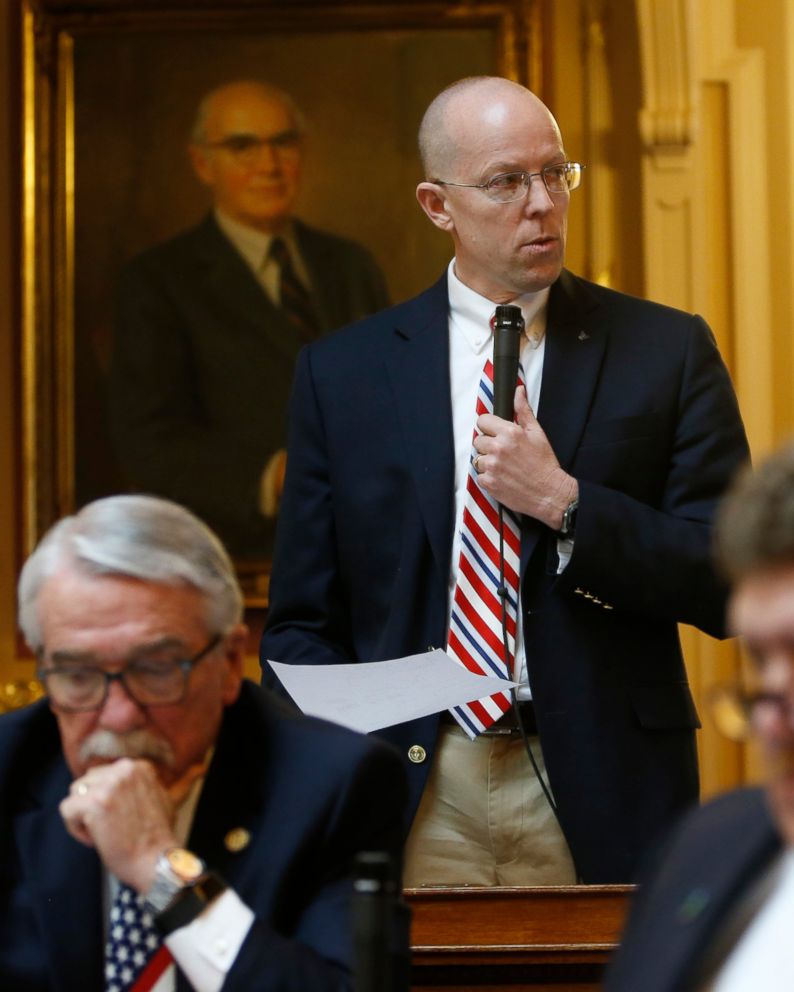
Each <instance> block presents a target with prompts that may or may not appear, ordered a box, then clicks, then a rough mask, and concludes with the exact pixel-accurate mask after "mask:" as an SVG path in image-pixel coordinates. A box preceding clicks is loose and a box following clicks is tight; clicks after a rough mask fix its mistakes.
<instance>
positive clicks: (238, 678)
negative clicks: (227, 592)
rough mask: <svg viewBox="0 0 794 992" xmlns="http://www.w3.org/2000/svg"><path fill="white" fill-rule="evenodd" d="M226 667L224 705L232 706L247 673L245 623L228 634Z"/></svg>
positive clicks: (226, 638) (226, 640)
mask: <svg viewBox="0 0 794 992" xmlns="http://www.w3.org/2000/svg"><path fill="white" fill-rule="evenodd" d="M224 642H225V648H224V650H225V661H226V669H225V671H224V675H223V687H222V690H221V691H222V695H223V705H224V706H230V705H231V704H232V703H233V702H234V701H235V700H236V699H237V697H238V696H239V695H240V686H241V685H242V681H243V675H244V673H245V650H246V646H247V644H248V628H247V627H246V625H245V624H244V623H238V624H237V625H236V626H235V627H233V628H232V629H231V630H230V631H229V633H228V634H227V635H226V637H225V639H224Z"/></svg>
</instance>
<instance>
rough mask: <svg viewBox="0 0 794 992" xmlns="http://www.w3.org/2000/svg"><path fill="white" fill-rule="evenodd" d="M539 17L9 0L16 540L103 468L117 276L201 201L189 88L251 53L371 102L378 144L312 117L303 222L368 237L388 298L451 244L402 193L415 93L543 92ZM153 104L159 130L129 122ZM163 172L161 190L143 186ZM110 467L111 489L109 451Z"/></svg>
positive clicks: (364, 121)
mask: <svg viewBox="0 0 794 992" xmlns="http://www.w3.org/2000/svg"><path fill="white" fill-rule="evenodd" d="M541 16H542V3H541V0H494V2H490V0H488V2H482V3H480V2H473V0H470V2H463V0H448V2H435V0H427V2H423V0H406V2H400V0H390V2H384V3H379V2H372V0H370V2H359V0H349V2H340V0H336V2H320V0H314V2H302V0H279V2H267V0H259V2H245V0H228V2H222V0H215V2H211V0H204V2H196V0H194V2H192V3H185V2H178V0H156V2H154V0H151V2H150V0H70V2H68V3H66V2H64V0H23V5H22V24H21V28H22V59H21V65H22V72H23V86H22V90H23V122H22V132H23V142H22V144H23V151H22V155H23V158H22V191H23V199H22V217H21V224H22V237H21V247H22V272H23V285H22V329H21V344H20V355H21V363H22V370H21V382H22V388H21V390H20V394H21V402H22V410H21V424H22V445H21V457H22V461H23V466H22V471H21V473H20V476H21V478H22V479H23V480H24V482H23V485H24V492H23V494H22V500H21V504H22V516H23V533H24V541H23V547H22V549H21V550H22V552H23V554H27V553H29V552H30V550H31V549H32V548H33V547H34V545H35V544H36V542H37V541H38V539H39V538H40V537H41V535H42V533H43V532H44V530H45V529H46V528H47V527H48V526H49V525H50V524H51V523H52V522H53V521H55V520H56V519H58V518H59V517H60V516H63V515H64V514H67V513H70V512H72V511H73V510H74V509H75V508H76V507H77V506H79V505H81V504H82V503H83V502H85V501H87V499H88V498H93V497H94V496H96V495H102V494H103V493H102V491H101V490H102V485H103V483H102V482H101V481H100V482H99V483H96V482H90V481H89V483H86V479H89V480H92V479H94V476H95V475H96V476H97V477H98V478H99V479H100V480H101V479H102V472H106V473H107V471H108V466H107V465H106V464H104V463H102V464H101V463H100V462H101V459H103V458H106V456H107V452H106V443H105V440H103V438H102V417H101V409H102V402H103V401H102V396H101V388H102V386H101V381H102V374H103V372H102V368H101V366H102V355H103V344H102V342H103V340H104V341H106V340H107V323H108V319H109V318H108V314H109V313H110V310H111V302H110V300H111V296H112V290H113V283H114V279H115V277H116V275H117V274H118V269H119V266H120V265H121V264H122V263H123V262H124V261H126V259H127V258H129V257H130V256H131V255H132V254H133V253H134V252H135V251H138V250H141V249H142V248H143V247H145V246H146V245H147V244H148V243H155V242H156V241H157V240H158V239H160V238H164V237H167V236H168V234H169V232H170V231H172V230H173V229H174V228H175V227H176V226H178V224H179V223H181V222H182V219H181V216H182V215H180V214H179V210H182V211H183V212H184V213H185V214H187V213H189V212H191V211H193V212H195V209H196V202H197V201H196V199H195V198H196V197H197V196H200V190H198V189H196V190H192V191H191V190H190V184H189V183H186V182H185V181H184V176H187V175H188V172H187V166H186V158H185V156H183V155H181V149H180V146H181V145H183V144H184V135H183V134H182V133H181V131H180V129H179V127H175V126H174V122H176V121H177V120H179V121H180V126H184V129H185V133H186V131H187V128H188V127H189V123H190V122H189V119H187V120H186V119H185V117H186V116H188V118H189V114H190V113H191V109H190V108H193V107H194V106H195V98H196V95H197V94H198V95H201V93H202V92H204V91H206V89H207V88H209V87H210V85H214V84H216V83H217V82H218V81H222V78H223V77H224V75H226V76H227V77H228V76H231V78H234V76H233V75H232V73H231V71H230V70H229V66H230V65H234V66H235V67H238V66H239V71H238V73H237V75H238V77H239V76H242V75H250V74H252V66H258V65H259V64H260V63H263V64H267V65H268V66H269V67H270V72H272V73H273V74H272V75H271V76H270V81H272V82H274V83H276V84H278V85H281V86H284V87H285V88H286V89H288V90H290V92H293V95H296V94H295V93H294V91H295V90H296V89H298V90H300V93H298V94H297V96H298V102H299V103H302V104H303V105H304V106H305V105H306V104H307V103H308V104H310V105H311V103H312V99H313V98H312V94H313V93H314V102H315V103H318V102H319V101H320V100H321V99H322V100H324V101H325V102H324V103H323V104H322V106H323V107H324V108H326V111H327V110H328V109H329V108H332V107H333V106H334V104H332V103H330V102H328V101H329V100H332V99H333V98H334V92H333V90H334V88H336V90H337V91H338V94H339V96H338V99H337V100H336V105H337V106H338V105H339V104H341V103H342V102H344V105H345V106H344V115H345V118H346V119H347V120H350V121H351V122H357V124H358V125H360V127H358V126H357V127H356V129H355V130H356V132H361V133H367V126H370V127H371V126H374V125H373V121H374V122H376V123H377V126H379V127H382V128H383V129H384V133H388V134H389V135H391V136H392V138H391V139H390V144H389V146H388V147H384V148H383V149H382V154H381V155H380V158H379V157H378V155H377V154H375V151H377V149H375V150H374V151H373V154H372V156H370V155H369V154H367V155H364V156H362V155H361V154H360V153H359V154H358V157H356V155H354V154H352V152H351V149H354V146H355V141H353V140H347V141H345V138H344V135H341V136H340V135H339V134H338V126H336V127H335V125H334V122H333V121H330V122H329V121H326V131H325V133H321V134H320V137H319V139H318V145H319V147H320V155H321V156H322V157H323V161H324V162H325V163H327V164H326V165H325V166H324V168H323V170H322V176H323V184H321V185H320V188H319V189H318V188H315V193H314V196H313V197H312V196H309V197H308V199H307V203H306V209H307V213H308V219H309V220H310V221H315V220H316V221H317V222H318V223H319V224H320V226H326V227H327V226H329V221H330V226H331V227H335V228H336V229H337V230H338V231H339V233H342V234H346V235H349V236H351V237H353V238H355V239H357V240H360V241H363V242H364V243H365V244H367V246H368V247H369V248H370V249H371V250H372V251H373V252H374V254H375V256H376V258H377V259H378V261H379V262H380V263H381V267H382V268H383V269H384V271H385V273H386V276H387V278H388V279H389V282H390V289H391V291H392V296H393V298H394V299H395V300H396V299H399V298H403V297H405V296H407V295H410V294H412V293H413V292H416V291H419V290H420V289H422V288H424V286H426V285H428V284H429V283H430V282H431V281H432V280H433V279H434V278H435V277H436V276H437V275H438V274H439V273H440V271H441V266H442V265H443V264H444V261H445V259H446V258H447V254H448V251H449V249H448V246H447V244H446V240H445V239H443V238H441V237H440V236H439V235H438V232H436V231H434V229H433V228H432V225H430V224H427V223H426V221H425V219H424V218H423V217H421V216H420V211H419V210H418V208H417V207H416V204H415V202H414V201H413V184H414V183H415V181H416V180H417V179H418V178H421V176H420V175H419V173H418V171H417V168H418V159H416V160H415V163H416V164H414V163H413V161H412V159H411V156H413V155H414V154H415V153H414V151H413V146H414V134H415V130H416V125H417V124H418V119H419V117H420V115H421V110H422V109H423V108H424V106H426V104H427V102H428V101H429V99H430V98H432V96H433V95H434V94H435V93H436V92H438V91H439V90H440V89H441V88H442V87H443V86H444V85H446V83H448V82H450V81H452V79H455V78H458V76H460V75H469V74H475V73H477V72H482V71H486V72H495V73H499V74H501V75H505V76H508V77H510V78H514V79H516V80H518V81H520V82H523V83H526V84H528V85H530V86H531V87H532V88H533V89H535V90H536V91H541V92H542V90H543V78H542V76H543V61H542V57H541V54H542V53H541V36H542V32H541ZM341 55H344V57H340V56H341ZM356 60H358V62H357V61H356ZM274 65H276V66H277V69H276V70H273V68H272V67H273V66H274ZM293 66H294V71H293ZM331 69H333V73H334V76H333V78H334V80H335V87H331V88H330V90H331V92H330V95H329V86H328V83H327V79H328V73H329V71H331ZM168 73H170V75H168ZM191 73H192V75H191ZM259 75H262V73H261V72H260V73H259ZM375 101H380V103H377V104H376V103H375ZM155 106H157V107H158V108H162V112H163V114H164V117H163V123H162V129H161V131H160V132H157V130H156V129H155V130H154V131H152V130H147V129H146V127H144V125H143V123H142V122H146V121H148V118H147V116H146V115H147V114H148V113H150V112H151V111H152V108H153V107H155ZM119 107H123V109H124V112H123V113H121V114H120V113H118V108H119ZM309 109H310V117H311V107H310V108H309ZM320 116H321V117H323V118H327V117H329V116H330V115H329V113H327V112H326V113H324V114H321V115H320ZM334 130H336V132H337V133H336V138H337V140H338V141H340V142H341V143H340V144H339V145H338V146H336V147H333V146H332V145H331V144H329V142H330V140H331V137H332V133H333V132H334ZM320 131H321V132H322V128H321V129H320ZM371 133H374V132H371ZM158 135H159V137H158ZM356 140H359V137H356ZM361 140H364V139H361ZM376 143H377V142H376ZM368 152H369V149H368ZM174 156H176V159H174ZM180 156H181V157H180ZM369 158H371V159H372V161H369V162H367V163H365V164H366V165H367V168H366V170H365V171H362V170H359V166H358V159H369ZM183 159H184V161H183ZM171 162H173V163H174V164H173V165H171V164H170V163H171ZM378 162H380V164H379V165H378ZM373 163H374V164H373ZM183 167H184V170H185V171H184V175H183V174H182V173H181V172H180V171H179V170H180V169H182V168H183ZM103 170H104V171H103ZM136 170H137V171H136ZM147 170H148V171H147ZM172 171H173V175H172V174H171V173H172ZM160 178H162V180H163V183H164V186H163V188H162V189H160V190H159V192H158V191H157V190H155V191H154V192H151V195H150V196H149V198H148V199H145V200H144V199H143V198H142V196H137V192H138V191H141V190H142V191H151V190H152V187H156V186H157V182H158V181H159V179H160ZM169 182H170V183H171V185H172V187H173V189H172V191H171V192H169V189H168V183H169ZM131 191H134V192H135V193H136V196H137V198H136V196H133V195H131ZM185 191H187V192H185ZM183 194H184V195H183ZM114 196H115V197H116V200H115V201H114V200H113V197H114ZM158 196H159V198H160V199H159V202H160V203H162V204H167V205H168V209H167V210H166V209H163V210H160V209H158ZM361 204H365V205H366V209H360V206H361ZM169 210H170V211H171V212H170V213H169ZM125 211H126V212H125ZM334 211H336V214H334ZM147 224H148V225H149V229H147V227H146V225H147ZM368 225H369V226H368ZM125 239H126V240H125ZM103 334H104V335H105V338H104V339H103V337H102V336H103ZM97 342H99V343H97ZM86 355H89V357H90V361H88V362H87V361H86V358H85V356H86ZM92 363H93V364H96V366H97V368H98V369H99V371H98V372H96V375H95V376H94V379H92V378H91V375H89V374H88V373H87V372H86V368H88V367H89V366H91V367H93V365H92ZM92 374H94V373H92ZM92 402H93V403H94V404H95V405H94V406H92ZM86 425H87V426H86ZM107 478H109V479H110V480H111V481H110V482H107V481H106V482H105V483H104V485H105V487H106V489H107V490H108V491H114V485H113V481H112V480H113V479H114V476H113V474H112V466H111V468H110V475H109V476H107ZM92 487H93V488H92ZM268 572H269V563H268V562H267V561H258V562H248V563H246V564H245V565H243V566H241V569H240V574H241V577H242V578H243V580H244V582H245V585H246V591H247V594H248V596H249V600H250V602H252V603H255V604H257V605H264V604H265V603H266V598H267V575H268Z"/></svg>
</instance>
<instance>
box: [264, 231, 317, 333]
mask: <svg viewBox="0 0 794 992" xmlns="http://www.w3.org/2000/svg"><path fill="white" fill-rule="evenodd" d="M270 257H271V258H272V259H273V260H274V261H275V262H276V263H277V264H278V268H279V293H280V299H281V309H282V310H283V311H284V313H285V314H286V315H287V317H288V318H289V321H290V323H291V324H293V325H294V327H295V329H296V330H297V331H298V334H299V335H300V338H301V340H302V341H305V342H308V341H314V339H315V338H316V337H318V335H319V333H320V327H319V324H318V322H317V313H316V312H315V309H314V305H313V303H312V298H311V294H310V293H309V290H308V289H307V288H306V287H305V286H304V285H303V283H302V282H301V281H300V279H299V278H298V277H297V275H296V274H295V269H294V268H293V267H292V258H291V256H290V253H289V248H287V246H286V244H284V241H283V239H282V238H275V239H274V240H273V242H272V243H271V245H270Z"/></svg>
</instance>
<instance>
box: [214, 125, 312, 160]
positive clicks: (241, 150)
mask: <svg viewBox="0 0 794 992" xmlns="http://www.w3.org/2000/svg"><path fill="white" fill-rule="evenodd" d="M204 147H205V148H221V149H223V150H224V151H226V152H228V153H229V155H231V157H232V158H233V159H234V160H235V162H238V163H239V164H240V165H255V164H256V162H257V161H258V160H259V156H260V155H261V154H262V149H263V148H269V149H270V150H271V151H272V152H273V153H274V154H276V155H278V156H279V158H282V159H289V158H296V157H297V156H298V155H299V154H300V149H301V135H300V132H299V131H297V130H295V129H294V128H293V129H290V130H289V131H279V132H278V134H272V135H271V136H270V137H269V138H260V137H259V135H257V134H230V135H228V136H227V137H225V138H221V139H220V141H205V142H204Z"/></svg>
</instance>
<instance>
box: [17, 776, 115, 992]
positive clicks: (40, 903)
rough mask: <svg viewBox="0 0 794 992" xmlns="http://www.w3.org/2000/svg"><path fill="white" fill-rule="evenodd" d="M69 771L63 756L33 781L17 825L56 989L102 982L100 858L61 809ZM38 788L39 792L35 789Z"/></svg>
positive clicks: (65, 990) (97, 986)
mask: <svg viewBox="0 0 794 992" xmlns="http://www.w3.org/2000/svg"><path fill="white" fill-rule="evenodd" d="M69 782H70V776H69V773H68V771H67V769H66V766H65V765H64V764H63V762H62V761H60V760H59V763H58V768H57V770H56V772H55V773H54V774H51V775H49V776H48V778H47V781H46V782H45V783H43V785H41V788H39V785H40V784H38V783H37V784H34V801H35V804H36V805H35V808H34V809H32V810H31V811H30V812H27V813H25V814H23V815H22V816H21V817H19V819H18V820H17V822H16V824H15V832H16V838H17V844H18V848H19V856H20V861H21V863H22V868H23V871H24V874H25V878H26V879H27V880H28V881H29V884H30V893H31V901H32V903H33V911H34V913H35V916H36V919H37V920H38V922H39V926H40V933H41V937H42V941H43V942H44V945H45V947H46V954H47V959H48V961H47V966H48V970H49V973H50V979H51V981H52V982H53V986H52V987H53V990H54V992H69V990H71V992H74V990H75V989H78V988H79V989H86V990H90V989H100V988H102V987H103V977H102V976H103V971H104V949H103V948H104V926H103V917H102V914H103V903H102V881H101V872H100V866H99V859H98V858H97V856H96V852H95V851H93V850H92V849H91V848H88V847H85V846H83V845H82V844H79V843H78V842H77V841H76V840H74V839H73V838H72V837H70V836H69V834H68V833H67V832H66V829H65V827H64V825H63V821H62V820H61V816H60V813H59V812H58V803H59V802H60V800H61V799H63V798H64V797H65V796H66V793H67V791H68V788H69ZM36 793H37V794H36Z"/></svg>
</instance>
